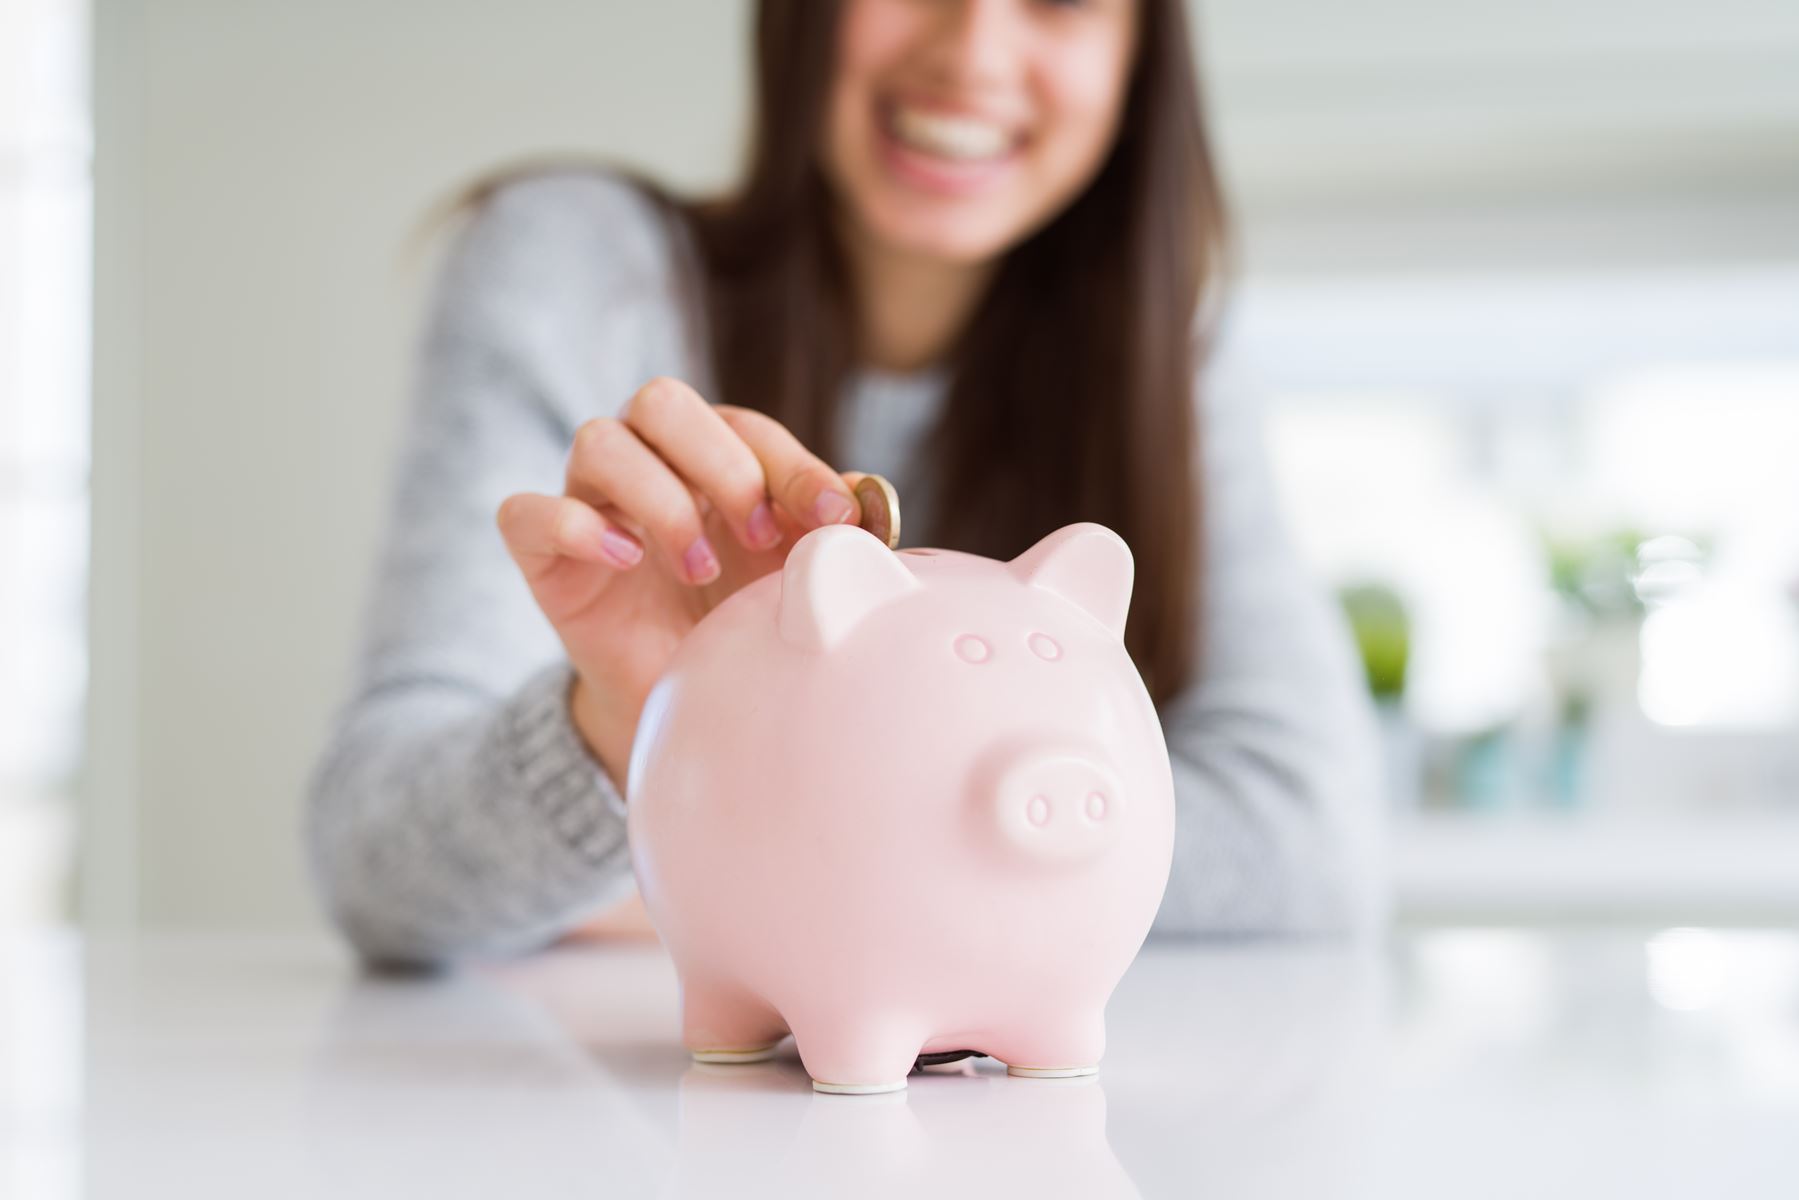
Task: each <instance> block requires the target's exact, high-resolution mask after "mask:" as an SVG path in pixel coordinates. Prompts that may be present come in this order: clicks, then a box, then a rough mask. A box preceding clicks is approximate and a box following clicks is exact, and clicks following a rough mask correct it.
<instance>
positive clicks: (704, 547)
mask: <svg viewBox="0 0 1799 1200" xmlns="http://www.w3.org/2000/svg"><path fill="white" fill-rule="evenodd" d="M681 565H682V566H683V567H684V568H686V570H687V578H689V579H691V580H693V582H695V583H710V582H711V580H712V577H713V576H714V575H717V574H718V555H716V554H714V553H712V543H711V542H708V541H707V540H706V539H705V538H703V537H698V538H695V539H693V545H691V546H689V547H687V553H685V554H683V555H682V556H681Z"/></svg>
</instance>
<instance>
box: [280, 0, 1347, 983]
mask: <svg viewBox="0 0 1799 1200" xmlns="http://www.w3.org/2000/svg"><path fill="white" fill-rule="evenodd" d="M757 71H758V74H757V90H756V125H755V136H754V141H753V153H752V156H751V161H750V165H749V169H748V172H747V177H746V180H745V183H744V185H743V187H742V188H741V190H740V191H739V192H738V193H737V194H736V195H735V196H733V197H731V198H729V199H727V200H725V201H722V202H717V203H711V204H688V203H681V202H677V201H675V200H672V199H670V198H667V197H665V196H662V195H661V194H660V193H658V192H656V191H655V190H654V189H653V188H649V187H646V186H643V185H638V184H633V183H630V182H627V181H626V180H624V179H622V178H620V177H618V176H616V175H612V174H608V173H606V172H603V171H598V170H591V169H589V170H572V169H565V170H559V171H538V172H533V173H529V174H525V175H522V176H514V177H511V178H508V179H505V180H502V181H500V182H498V183H496V184H493V185H490V186H487V187H484V188H481V189H479V190H478V192H477V194H476V195H475V196H474V198H473V200H474V207H475V210H476V216H475V219H474V221H473V223H472V225H471V227H470V228H469V229H468V230H467V231H466V232H465V234H464V235H463V237H462V239H461V240H460V242H459V244H458V246H457V247H456V250H455V252H454V253H453V254H452V256H451V260H450V262H449V264H448V266H447V267H446V269H445V271H444V274H443V276H442V279H441V280H440V285H439V291H438V296H437V301H436V304H435V307H434V310H433V314H432V321H431V324H430V327H429V331H428V335H427V337H426V339H425V342H424V347H423V351H424V357H423V378H422V383H421V387H420V389H419V394H418V397H417V400H416V402H415V404H414V408H413V413H412V417H411V424H410V427H409V431H408V434H407V444H406V450H405V454H404V458H403V462H402V470H401V482H400V487H399V489H398V492H397V496H396V500H395V507H394V510H393V513H392V515H391V518H390V524H389V533H388V538H387V542H386V548H385V551H384V556H383V558H382V560H381V564H380V568H379V573H378V585H377V589H376V592H375V595H374V598H373V603H372V605H371V608H370V611H369V614H368V632H367V638H366V643H365V646H364V650H363V659H362V669H361V677H360V681H359V684H358V686H357V688H356V691H355V694H354V696H353V698H352V699H351V701H350V703H349V704H348V705H347V707H346V709H345V711H344V713H343V714H342V718H341V720H340V722H339V724H338V726H337V728H336V730H335V732H334V735H333V738H332V740H331V744H330V746H329V747H328V749H327V752H326V754H325V756H324V759H323V761H322V763H321V764H320V767H319V769H318V771H317V773H316V774H315V777H314V781H313V787H312V794H311V804H310V813H311V820H310V829H311V836H312V846H313V854H314V862H315V868H316V873H317V875H318V878H319V880H320V882H321V886H322V890H323V892H324V895H325V897H326V900H327V903H328V905H329V907H330V909H331V910H332V912H333V914H334V915H335V917H336V919H337V920H338V922H339V923H340V924H341V925H342V927H343V928H344V929H345V931H346V932H347V933H348V935H349V937H350V938H351V939H352V941H353V942H354V943H355V944H356V946H357V947H358V948H359V949H360V950H361V951H362V952H363V953H364V954H365V955H367V956H368V957H370V958H377V959H385V960H405V961H435V960H441V959H446V958H450V957H454V956H457V955H462V954H467V953H473V952H492V951H498V950H506V949H514V948H519V947H524V946H529V945H533V944H537V943H540V942H543V941H545V940H548V939H550V938H553V937H554V936H556V935H558V934H559V933H562V932H564V931H566V930H568V929H570V928H571V927H572V926H574V925H575V924H577V923H578V922H579V921H580V920H581V919H582V918H583V917H584V916H586V915H588V914H591V913H592V912H593V911H595V910H596V909H598V908H600V907H602V906H604V905H605V904H608V903H610V902H613V901H615V900H616V899H617V898H618V897H619V896H620V895H622V894H624V893H626V892H628V890H629V888H630V865H629V858H628V852H627V848H626V842H625V813H624V805H623V801H622V799H621V796H622V785H623V783H624V769H625V765H626V762H627V760H628V752H629V747H630V742H631V737H632V733H633V731H634V729H635V727H636V721H637V715H638V712H639V709H640V708H641V705H642V702H643V698H644V696H645V694H646V693H647V691H648V690H649V688H650V686H651V684H652V683H653V682H654V681H655V679H656V678H657V676H658V675H659V674H660V673H661V671H662V669H663V667H664V665H665V664H666V663H667V661H668V658H669V655H670V654H671V653H672V652H673V650H674V649H675V647H676V646H677V645H678V644H679V642H680V640H681V638H682V636H683V635H684V634H685V633H686V631H687V630H688V629H690V628H691V627H692V626H693V624H694V623H695V622H696V621H697V620H699V618H700V617H702V616H703V615H704V614H705V613H706V612H707V611H709V610H710V609H711V608H712V607H713V606H714V605H716V604H717V603H718V602H719V601H720V600H721V599H722V598H723V597H725V596H726V595H729V594H730V593H731V592H732V591H733V590H734V589H736V588H737V587H740V586H742V585H743V584H744V583H745V582H747V581H748V580H750V579H753V578H755V577H757V576H759V575H761V574H763V573H765V572H767V571H770V570H773V569H775V568H777V567H778V566H779V565H780V563H781V561H782V560H783V558H784V556H785V554H786V552H787V550H788V549H789V548H790V547H791V546H792V544H793V542H794V540H795V539H796V538H797V537H798V536H800V535H801V534H803V533H804V532H806V531H807V530H809V529H812V528H814V527H816V526H818V525H821V524H825V523H830V522H834V521H850V522H853V521H855V520H856V519H857V518H858V512H857V507H856V501H855V496H854V493H853V490H852V487H853V483H854V481H855V478H856V475H855V474H854V473H853V472H852V473H847V474H846V473H842V472H840V471H839V470H838V469H837V466H836V465H835V464H837V463H839V462H842V463H845V464H849V465H853V466H855V467H857V468H859V469H861V470H870V471H877V472H879V473H882V474H885V475H887V476H888V477H889V478H891V479H892V480H893V481H894V482H895V483H896V484H897V485H898V489H899V493H900V495H901V497H902V498H903V501H904V510H905V522H906V527H907V529H908V530H909V531H910V530H916V529H920V528H922V529H923V530H924V531H925V533H926V535H927V536H926V537H924V538H922V539H921V538H911V539H909V540H911V541H913V542H914V543H915V544H920V543H922V544H934V545H942V546H949V547H954V548H958V549H964V550H971V551H975V552H978V553H984V554H988V555H990V556H993V557H1001V558H1010V557H1012V556H1013V555H1015V554H1017V553H1018V552H1019V551H1021V550H1022V549H1024V548H1025V547H1027V546H1029V545H1030V544H1031V543H1032V542H1033V541H1035V540H1036V539H1037V538H1038V537H1040V536H1041V535H1042V534H1044V533H1046V532H1048V531H1050V530H1051V529H1054V528H1056V527H1058V526H1061V525H1064V524H1067V523H1070V522H1073V521H1077V520H1091V521H1099V522H1101V523H1103V524H1106V525H1108V526H1110V527H1111V528H1113V529H1115V530H1117V531H1118V532H1119V533H1120V534H1122V535H1123V536H1124V538H1125V540H1126V541H1127V542H1128V543H1129V544H1130V545H1131V547H1132V549H1133V551H1134V553H1135V556H1136V561H1137V584H1136V589H1135V597H1134V601H1133V605H1132V611H1131V617H1130V624H1129V628H1128V630H1127V636H1126V644H1127V646H1128V647H1129V649H1130V651H1131V653H1132V655H1133V657H1134V659H1135V660H1136V662H1137V665H1138V666H1139V668H1140V669H1141V671H1142V672H1143V675H1144V678H1145V681H1146V683H1147V684H1148V686H1149V688H1150V691H1151V694H1152V696H1154V698H1155V700H1156V702H1157V705H1158V709H1159V711H1160V713H1161V717H1162V721H1163V725H1164V730H1165V732H1166V735H1167V741H1168V747H1169V752H1170V755H1171V757H1172V759H1173V763H1174V771H1175V782H1176V790H1177V804H1178V821H1177V824H1178V833H1177V846H1176V858H1175V864H1174V873H1173V878H1172V880H1171V882H1170V884H1169V888H1168V892H1167V897H1166V900H1165V902H1164V904H1163V907H1162V910H1161V913H1160V916H1159V918H1158V928H1159V929H1160V930H1163V931H1189V932H1231V933H1235V932H1262V931H1298V930H1309V931H1322V930H1338V929H1346V928H1353V927H1356V926H1361V925H1366V924H1367V923H1369V921H1370V920H1371V918H1372V916H1373V915H1374V914H1375V913H1377V912H1378V910H1379V907H1380V905H1379V898H1378V889H1377V886H1376V883H1375V878H1376V869H1375V864H1374V855H1373V851H1374V849H1375V845H1376V839H1375V836H1374V832H1375V830H1376V829H1377V827H1378V803H1377V800H1376V792H1375V788H1374V787H1373V786H1372V784H1371V782H1370V775H1371V772H1370V762H1371V740H1370V736H1369V733H1368V724H1367V721H1366V712H1365V702H1364V700H1363V697H1362V694H1361V690H1360V687H1359V684H1358V679H1357V675H1356V672H1355V669H1354V665H1353V660H1352V657H1351V655H1350V653H1349V651H1348V647H1347V641H1346V639H1345V638H1344V636H1343V634H1342V631H1341V628H1340V626H1339V623H1338V622H1337V620H1336V619H1335V617H1334V616H1333V614H1332V612H1331V610H1330V608H1329V606H1328V604H1327V603H1326V602H1325V600H1324V599H1323V598H1322V597H1321V595H1320V594H1319V593H1318V592H1317V591H1316V590H1315V589H1314V588H1313V587H1312V586H1311V585H1310V584H1308V583H1307V581H1306V580H1305V579H1304V577H1303V575H1302V573H1301V571H1300V570H1299V569H1298V567H1297V565H1296V564H1295V562H1294V560H1293V558H1292V556H1291V554H1290V552H1289V550H1288V548H1287V546H1286V543H1285V541H1284V539H1283V537H1282V535H1281V531H1280V529H1279V527H1278V522H1277V518H1276V513H1275V507H1274V502H1273V499H1272V497H1271V496H1270V493H1269V487H1268V482H1267V479H1266V477H1265V474H1264V471H1263V467H1262V463H1261V461H1260V458H1259V450H1258V447H1257V444H1256V440H1255V431H1254V427H1253V423H1252V422H1251V420H1250V418H1249V416H1248V415H1247V414H1246V413H1243V412H1241V411H1237V410H1236V409H1235V408H1234V407H1233V406H1231V405H1229V404H1227V403H1226V402H1224V401H1223V400H1221V399H1219V398H1215V397H1212V396H1211V395H1210V394H1209V393H1208V392H1207V391H1206V389H1203V388H1201V387H1200V386H1199V375H1200V367H1201V364H1202V361H1203V358H1204V350H1205V344H1206V341H1207V339H1206V337H1205V336H1204V333H1205V327H1204V324H1203V321H1202V310H1203V306H1202V300H1203V298H1204V297H1205V296H1206V295H1207V294H1208V290H1209V289H1208V285H1210V284H1212V283H1213V282H1215V279H1216V276H1217V274H1218V273H1219V270H1220V247H1221V243H1222V241H1223V239H1222V236H1221V226H1222V219H1221V208H1220V203H1219V196H1218V191H1217V187H1216V183H1215V178H1214V173H1213V168H1212V163H1211V158H1210V153H1209V150H1208V147H1207V143H1206V139H1205V135H1204V131H1203V127H1202V123H1201V120H1200V115H1199V104H1198V97H1197V89H1196V87H1195V84H1194V79H1193V72H1192V65H1191V62H1190V58H1189V52H1188V39H1187V32H1186V28H1185V22H1184V20H1183V16H1182V11H1181V5H1180V3H1179V0H1077V2H1074V3H1053V2H1050V0H934V2H930V3H925V2H921V0H843V2H842V3H840V4H826V3H818V2H816V0H766V2H765V3H764V4H763V6H762V9H761V12H760V15H759V24H758V28H757ZM496 518H497V524H498V527H499V536H498V537H496V536H495V534H494V524H495V522H496ZM1202 551H1203V553H1202Z"/></svg>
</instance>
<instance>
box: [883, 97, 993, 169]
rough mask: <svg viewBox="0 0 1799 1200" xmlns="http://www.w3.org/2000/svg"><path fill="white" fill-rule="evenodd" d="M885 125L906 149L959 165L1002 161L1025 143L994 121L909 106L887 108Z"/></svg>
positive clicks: (889, 132) (901, 105)
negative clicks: (1021, 142)
mask: <svg viewBox="0 0 1799 1200" xmlns="http://www.w3.org/2000/svg"><path fill="white" fill-rule="evenodd" d="M882 123H883V125H884V126H885V128H886V131H887V133H888V134H889V136H891V137H892V138H893V140H894V141H895V142H897V143H899V144H900V145H901V146H904V147H905V148H906V149H908V150H913V151H916V152H918V153H920V154H928V155H931V156H933V157H935V158H941V159H947V160H949V161H951V162H956V163H968V164H973V163H987V162H995V161H998V160H999V159H1003V158H1006V157H1008V156H1010V155H1011V154H1012V152H1013V151H1015V150H1016V149H1017V148H1018V146H1019V143H1020V141H1021V140H1022V139H1021V138H1020V137H1019V135H1018V134H1017V133H1016V132H1014V131H1013V130H1011V129H1009V128H1007V127H1006V126H1004V125H1000V124H998V123H997V122H994V121H988V120H984V119H982V118H980V117H970V116H964V115H961V114H954V113H942V112H929V111H927V110H925V109H921V108H914V107H912V106H910V105H906V104H892V105H889V106H887V107H886V109H885V113H884V120H883V122H882Z"/></svg>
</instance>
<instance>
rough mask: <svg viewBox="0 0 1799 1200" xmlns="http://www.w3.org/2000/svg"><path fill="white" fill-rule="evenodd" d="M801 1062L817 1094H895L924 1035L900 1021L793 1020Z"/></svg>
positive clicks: (908, 1070)
mask: <svg viewBox="0 0 1799 1200" xmlns="http://www.w3.org/2000/svg"><path fill="white" fill-rule="evenodd" d="M792 1024H793V1040H794V1042H795V1044H796V1045H798V1047H799V1052H800V1062H802V1063H803V1064H805V1067H806V1074H808V1075H810V1076H812V1086H813V1088H815V1089H816V1090H818V1091H821V1092H833V1093H838V1094H842V1095H852V1096H857V1095H870V1094H873V1093H877V1092H897V1091H899V1090H900V1089H901V1088H903V1087H905V1086H906V1076H907V1075H908V1074H910V1073H911V1071H912V1063H913V1061H914V1060H915V1059H917V1057H918V1049H919V1047H920V1046H922V1045H923V1044H924V1034H923V1033H922V1032H920V1031H919V1030H917V1029H914V1028H911V1027H909V1026H907V1025H905V1024H903V1023H901V1022H892V1021H879V1020H867V1019H864V1020H860V1021H845V1020H843V1019H842V1017H841V1016H831V1017H825V1018H823V1019H810V1018H807V1017H804V1016H801V1017H800V1018H798V1019H796V1020H794V1021H793V1022H792Z"/></svg>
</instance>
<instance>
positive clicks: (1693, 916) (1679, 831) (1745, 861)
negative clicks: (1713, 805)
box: [1392, 815, 1799, 921]
mask: <svg viewBox="0 0 1799 1200" xmlns="http://www.w3.org/2000/svg"><path fill="white" fill-rule="evenodd" d="M1392 867H1393V877H1394V883H1395V889H1396V892H1397V900H1398V907H1399V911H1400V914H1401V915H1402V916H1403V917H1407V918H1419V919H1430V918H1442V917H1456V918H1463V919H1466V918H1492V919H1531V918H1566V917H1571V916H1573V917H1599V918H1651V919H1665V920H1676V921H1678V920H1692V921H1706V920H1715V919H1732V920H1743V919H1750V920H1761V919H1765V920H1787V921H1790V920H1794V919H1799V819H1780V818H1776V817H1772V816H1770V817H1766V818H1761V819H1750V818H1733V819H1723V818H1719V819H1715V820H1707V821H1699V820H1691V819H1688V820H1679V819H1675V818H1672V817H1670V818H1665V819H1662V820H1651V819H1648V818H1644V819H1640V820H1622V819H1618V818H1606V817H1580V816H1570V817H1566V818H1561V819H1557V818H1554V817H1552V816H1538V817H1530V818H1522V817H1490V816H1484V815H1455V816H1449V815H1445V816H1428V817H1414V818H1411V819H1408V820H1404V821H1401V822H1399V823H1398V825H1397V827H1396V829H1395V832H1394V838H1393V862H1392Z"/></svg>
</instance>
